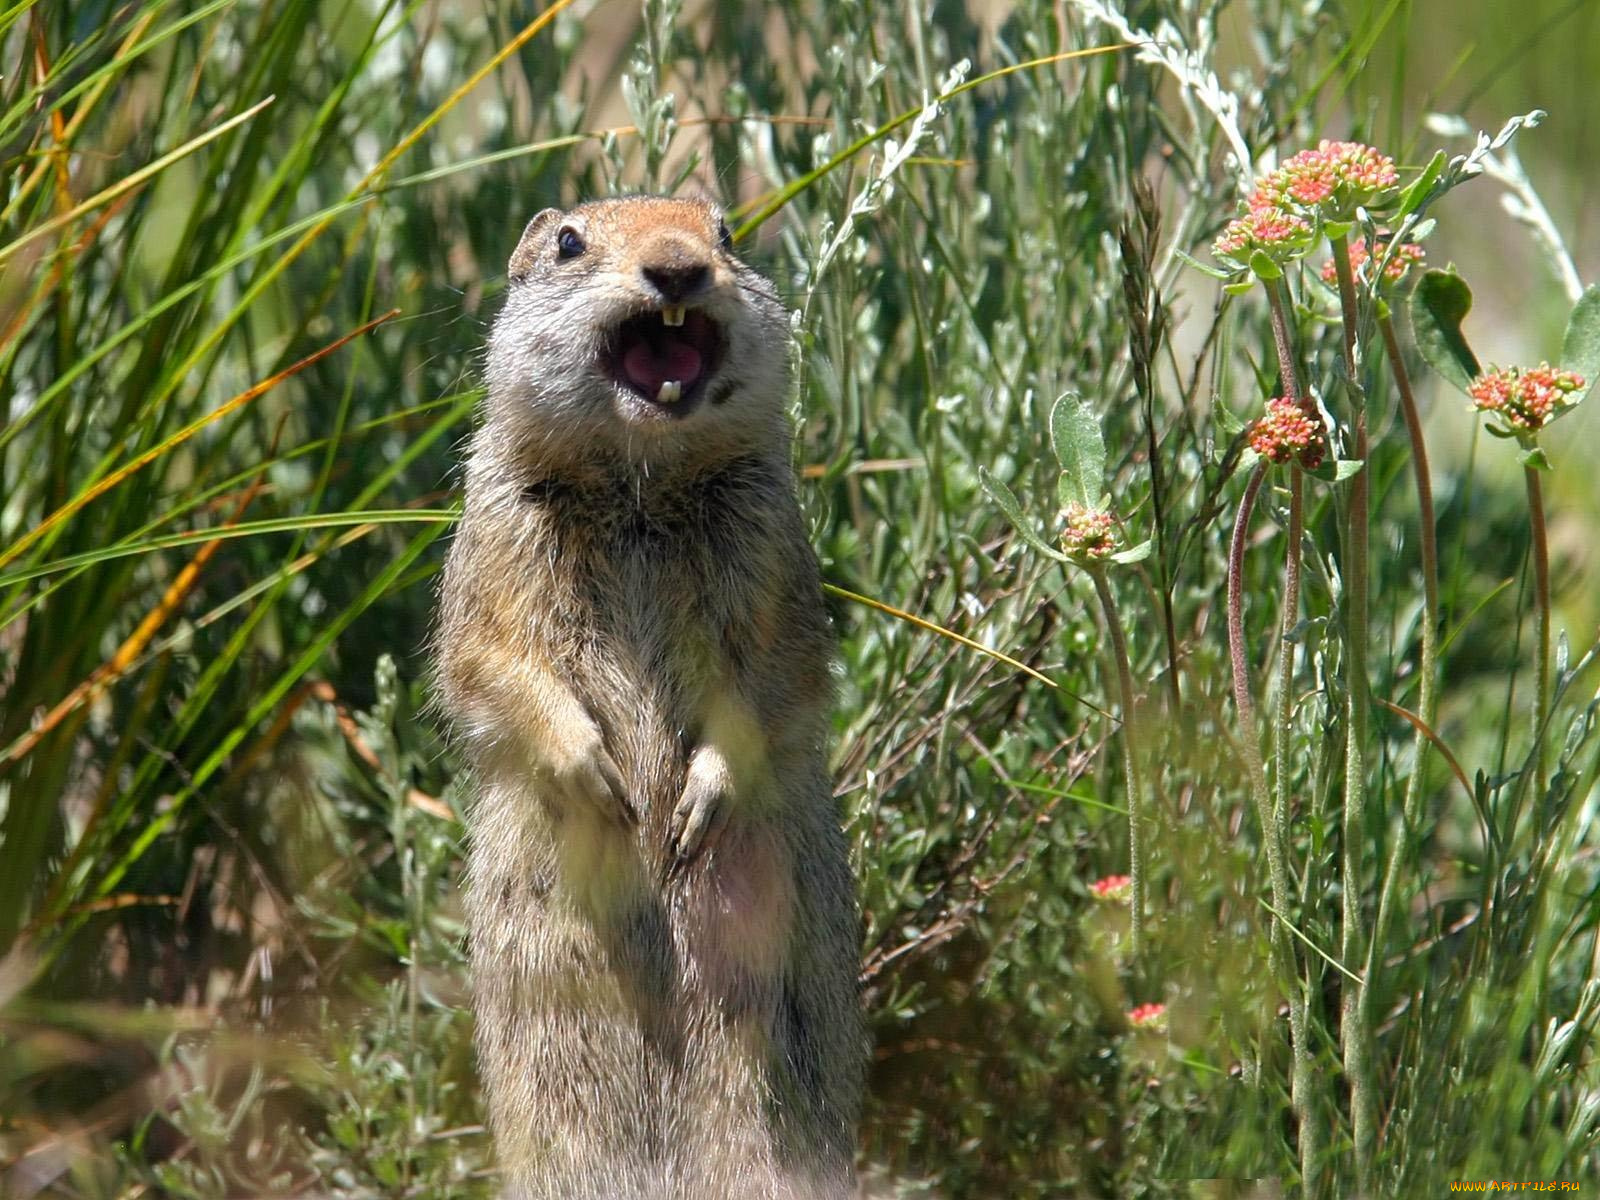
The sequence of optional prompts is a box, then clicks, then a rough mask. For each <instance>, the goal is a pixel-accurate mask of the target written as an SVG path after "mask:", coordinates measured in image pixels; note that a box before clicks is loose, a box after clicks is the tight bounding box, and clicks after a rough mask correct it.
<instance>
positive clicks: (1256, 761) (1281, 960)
mask: <svg viewBox="0 0 1600 1200" xmlns="http://www.w3.org/2000/svg"><path fill="white" fill-rule="evenodd" d="M1269 465H1270V464H1269V463H1268V462H1267V460H1265V459H1263V460H1262V461H1261V462H1260V463H1258V464H1257V465H1256V468H1255V470H1253V471H1252V472H1251V473H1250V481H1249V483H1247V484H1246V485H1245V490H1244V496H1243V498H1242V499H1240V501H1239V511H1238V513H1237V514H1236V516H1235V517H1234V522H1233V538H1232V540H1231V541H1230V542H1229V545H1228V660H1229V662H1230V664H1231V665H1232V668H1233V700H1234V704H1235V705H1236V706H1237V707H1238V709H1239V747H1240V751H1241V752H1242V753H1243V755H1244V762H1245V770H1246V771H1247V773H1248V774H1249V776H1250V795H1251V797H1252V799H1253V800H1254V801H1255V806H1256V816H1257V819H1258V820H1259V821H1260V822H1261V834H1262V842H1263V843H1264V844H1265V845H1266V849H1267V874H1268V878H1269V881H1270V884H1271V888H1272V907H1273V909H1274V914H1275V915H1274V917H1273V921H1272V937H1271V940H1270V944H1271V946H1272V955H1273V958H1274V959H1275V960H1276V962H1275V964H1274V965H1275V968H1276V973H1277V975H1278V978H1279V979H1280V980H1282V981H1283V982H1284V984H1285V985H1286V986H1293V987H1294V989H1295V993H1296V994H1295V995H1293V996H1292V997H1291V998H1290V1003H1289V1040H1290V1046H1291V1051H1292V1054H1293V1057H1294V1072H1293V1076H1292V1078H1291V1091H1290V1102H1291V1104H1292V1105H1293V1107H1294V1113H1295V1121H1296V1123H1297V1124H1298V1126H1299V1142H1300V1170H1301V1175H1302V1179H1303V1181H1304V1182H1305V1185H1306V1191H1307V1194H1312V1192H1313V1188H1312V1186H1311V1181H1312V1179H1313V1177H1314V1174H1313V1173H1314V1170H1315V1165H1316V1162H1317V1160H1318V1159H1319V1157H1320V1153H1321V1152H1320V1146H1319V1144H1318V1139H1319V1132H1318V1129H1317V1123H1316V1120H1315V1109H1314V1106H1313V1105H1312V1103H1311V1092H1312V1088H1313V1087H1314V1086H1315V1085H1314V1078H1313V1074H1314V1073H1313V1071H1312V1063H1311V1058H1310V1054H1309V1049H1308V1044H1307V1041H1306V1015H1307V1014H1306V1006H1305V1004H1304V1003H1303V1001H1302V1000H1301V997H1300V993H1301V991H1302V989H1301V988H1300V987H1299V986H1298V985H1299V977H1298V974H1297V972H1296V971H1295V959H1294V947H1293V946H1292V945H1291V944H1290V942H1289V934H1288V931H1287V929H1286V928H1285V921H1286V920H1287V919H1288V917H1287V914H1288V913H1289V911H1290V907H1289V905H1290V890H1289V865H1288V861H1287V859H1288V854H1287V850H1286V845H1285V839H1284V837H1283V822H1282V821H1281V820H1280V819H1279V817H1280V814H1279V813H1278V812H1277V811H1276V806H1275V805H1274V804H1273V800H1272V793H1271V790H1270V789H1269V788H1268V786H1267V769H1266V764H1265V763H1264V762H1263V761H1262V758H1261V747H1260V745H1259V744H1258V743H1257V741H1256V709H1255V701H1254V700H1252V699H1251V696H1250V667H1249V664H1248V662H1247V661H1246V659H1245V650H1244V550H1245V542H1246V540H1247V535H1248V533H1249V529H1250V514H1251V513H1252V512H1253V511H1254V510H1255V504H1256V497H1257V495H1258V494H1259V493H1260V491H1261V483H1262V481H1263V480H1264V479H1265V478H1266V475H1267V467H1268V466H1269ZM1295 470H1296V474H1298V468H1296V469H1295ZM1290 557H1291V558H1294V557H1296V551H1294V550H1291V552H1290ZM1296 590H1298V582H1297V584H1296ZM1279 772H1280V774H1282V763H1281V761H1280V763H1279ZM1290 981H1293V983H1292V984H1291V982H1290Z"/></svg>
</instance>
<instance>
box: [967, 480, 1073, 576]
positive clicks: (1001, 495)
mask: <svg viewBox="0 0 1600 1200" xmlns="http://www.w3.org/2000/svg"><path fill="white" fill-rule="evenodd" d="M978 480H979V482H980V483H982V484H983V490H984V491H986V492H988V493H989V496H990V498H991V499H993V500H994V502H995V503H996V504H998V505H999V506H1000V511H1001V512H1003V513H1005V514H1006V519H1007V520H1009V521H1010V522H1011V524H1012V525H1013V526H1015V527H1016V530H1017V533H1019V534H1020V535H1021V536H1022V540H1023V541H1025V542H1027V543H1028V545H1030V546H1032V547H1033V548H1034V549H1035V550H1039V551H1041V552H1043V553H1045V554H1048V555H1049V556H1050V557H1051V558H1053V559H1056V560H1058V561H1059V562H1068V561H1069V560H1068V558H1067V556H1066V555H1065V554H1063V553H1061V551H1059V550H1057V549H1056V548H1055V547H1053V546H1051V545H1049V544H1048V543H1047V542H1045V541H1044V539H1043V538H1041V537H1040V536H1039V535H1038V534H1037V533H1035V532H1034V531H1033V528H1032V526H1031V525H1030V524H1029V523H1028V519H1027V518H1026V517H1025V516H1023V514H1022V505H1020V504H1018V503H1017V498H1016V496H1015V495H1014V494H1013V493H1012V491H1011V489H1010V488H1008V487H1007V486H1006V485H1005V484H1003V483H1001V482H1000V481H999V480H998V479H996V478H995V477H994V476H993V475H991V474H989V468H988V467H979V468H978Z"/></svg>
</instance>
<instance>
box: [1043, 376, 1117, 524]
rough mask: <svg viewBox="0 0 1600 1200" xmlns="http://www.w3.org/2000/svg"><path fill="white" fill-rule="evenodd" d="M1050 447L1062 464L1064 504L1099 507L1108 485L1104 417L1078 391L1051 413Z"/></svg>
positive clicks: (1064, 396)
mask: <svg viewBox="0 0 1600 1200" xmlns="http://www.w3.org/2000/svg"><path fill="white" fill-rule="evenodd" d="M1050 444H1051V445H1052V446H1053V447H1054V448H1055V452H1056V461H1057V462H1059V463H1060V464H1061V477H1062V484H1061V495H1062V503H1063V504H1064V505H1065V504H1067V503H1070V502H1072V501H1076V502H1077V503H1079V504H1081V505H1083V506H1084V507H1085V508H1097V507H1098V503H1097V502H1098V500H1099V498H1100V493H1101V490H1102V489H1103V488H1104V486H1105V477H1106V444H1105V440H1104V439H1103V438H1102V437H1101V436H1100V418H1099V417H1098V416H1096V415H1095V414H1094V412H1093V411H1091V410H1090V408H1089V406H1088V405H1087V404H1085V403H1084V402H1083V400H1082V399H1081V398H1080V397H1079V396H1078V394H1077V393H1076V392H1063V393H1062V394H1061V395H1060V396H1058V397H1057V398H1056V403H1055V407H1054V408H1052V409H1051V410H1050ZM1069 480H1070V484H1069V482H1068V481H1069Z"/></svg>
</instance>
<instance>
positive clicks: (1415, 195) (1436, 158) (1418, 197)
mask: <svg viewBox="0 0 1600 1200" xmlns="http://www.w3.org/2000/svg"><path fill="white" fill-rule="evenodd" d="M1448 161H1449V160H1448V159H1447V158H1446V157H1445V152H1444V151H1443V150H1435V151H1434V152H1433V157H1432V158H1430V159H1429V160H1428V165H1427V166H1425V167H1423V168H1422V174H1420V175H1418V176H1417V177H1416V178H1415V179H1413V180H1412V181H1411V182H1410V183H1409V184H1407V185H1406V189H1405V191H1403V192H1401V193H1400V207H1399V208H1398V209H1396V210H1395V214H1394V215H1395V219H1396V220H1398V219H1399V218H1401V217H1404V216H1408V215H1409V214H1411V213H1414V212H1416V211H1417V206H1418V205H1420V204H1421V203H1422V202H1423V201H1424V200H1425V199H1427V197H1428V193H1429V192H1430V191H1432V190H1433V184H1434V181H1435V180H1436V179H1438V178H1439V176H1440V175H1441V174H1442V173H1443V172H1444V167H1445V163H1446V162H1448Z"/></svg>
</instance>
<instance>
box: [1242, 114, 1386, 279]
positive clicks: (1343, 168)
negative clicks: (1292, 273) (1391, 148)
mask: <svg viewBox="0 0 1600 1200" xmlns="http://www.w3.org/2000/svg"><path fill="white" fill-rule="evenodd" d="M1399 179H1400V177H1399V175H1398V174H1397V173H1396V171H1395V166H1394V159H1392V158H1390V157H1389V156H1388V155H1387V154H1380V153H1379V152H1378V151H1377V150H1374V149H1373V148H1372V147H1371V146H1368V145H1364V144H1363V143H1361V142H1333V141H1327V140H1324V141H1322V142H1320V143H1318V145H1317V148H1316V149H1315V150H1302V151H1300V153H1298V154H1296V155H1294V156H1293V157H1291V158H1289V159H1288V160H1287V161H1285V162H1284V164H1283V165H1282V166H1281V167H1279V168H1278V169H1277V170H1275V171H1271V172H1268V173H1267V174H1266V175H1263V176H1262V177H1261V178H1260V179H1258V180H1257V181H1256V186H1255V190H1254V191H1252V192H1251V193H1250V198H1249V199H1248V200H1246V201H1245V206H1244V212H1243V214H1242V215H1240V216H1238V217H1236V218H1235V219H1234V220H1232V221H1230V222H1229V223H1228V225H1227V227H1226V228H1225V229H1223V231H1222V234H1221V236H1220V237H1218V238H1217V240H1216V241H1215V242H1214V243H1212V247H1211V249H1212V252H1213V253H1215V254H1216V256H1217V257H1218V258H1219V259H1220V260H1222V262H1223V263H1224V265H1225V266H1228V267H1230V268H1232V269H1234V270H1240V271H1242V270H1245V269H1246V268H1248V267H1250V266H1251V261H1250V260H1251V258H1252V256H1253V255H1254V254H1255V253H1257V252H1260V253H1261V254H1264V255H1266V257H1267V258H1268V259H1270V260H1271V261H1272V262H1273V263H1274V264H1276V265H1277V266H1280V267H1281V266H1282V265H1283V264H1284V263H1286V262H1289V261H1291V260H1293V259H1296V258H1299V257H1301V256H1302V255H1304V254H1305V253H1306V251H1307V250H1308V249H1310V247H1311V244H1312V243H1313V242H1314V241H1315V240H1316V238H1317V236H1318V234H1319V231H1320V230H1321V228H1322V226H1323V225H1324V224H1325V223H1327V222H1330V221H1338V222H1348V221H1353V220H1354V219H1355V216H1356V210H1357V209H1358V208H1361V207H1372V206H1373V205H1376V204H1379V203H1382V202H1385V201H1387V200H1388V199H1390V195H1389V193H1391V192H1392V191H1393V189H1394V188H1395V186H1396V185H1397V184H1398V183H1399Z"/></svg>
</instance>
